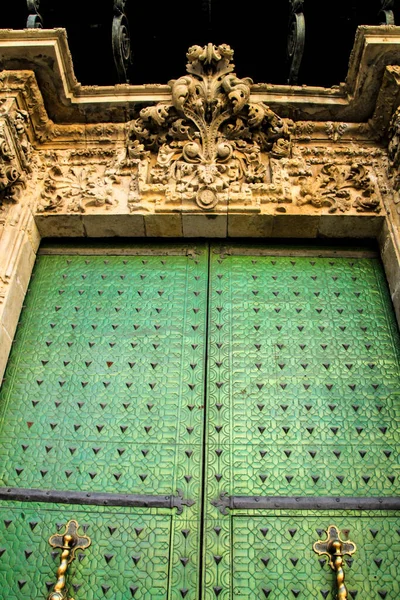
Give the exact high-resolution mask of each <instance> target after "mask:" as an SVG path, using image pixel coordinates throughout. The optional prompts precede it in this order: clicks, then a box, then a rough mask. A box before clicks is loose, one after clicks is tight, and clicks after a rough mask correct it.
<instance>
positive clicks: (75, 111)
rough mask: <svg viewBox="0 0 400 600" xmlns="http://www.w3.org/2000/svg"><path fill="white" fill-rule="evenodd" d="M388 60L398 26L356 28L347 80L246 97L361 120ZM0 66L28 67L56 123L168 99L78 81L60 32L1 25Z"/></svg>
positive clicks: (398, 56)
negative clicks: (321, 86)
mask: <svg viewBox="0 0 400 600" xmlns="http://www.w3.org/2000/svg"><path fill="white" fill-rule="evenodd" d="M371 65H373V67H372V68H371ZM393 65H394V66H397V65H400V27H394V26H379V27H366V26H365V27H360V28H359V29H358V31H357V35H356V39H355V44H354V48H353V51H352V54H351V57H350V63H349V72H348V75H347V79H346V83H344V84H341V85H340V86H337V87H333V88H329V89H327V88H318V87H308V86H288V85H269V84H263V83H258V84H254V85H252V86H251V96H250V101H251V102H260V101H262V102H265V103H267V104H268V105H269V106H270V107H271V108H272V109H273V110H274V111H275V112H276V113H277V114H279V115H280V116H282V117H289V118H292V119H294V120H296V121H298V120H302V121H334V122H338V121H346V122H355V123H360V122H366V121H368V120H369V119H371V118H372V117H373V115H374V111H375V107H376V104H377V99H378V97H379V101H380V104H381V105H382V101H383V100H384V99H382V93H384V89H383V91H382V87H381V86H382V81H383V78H384V75H385V71H386V68H387V67H388V66H393ZM0 69H5V70H9V71H25V72H26V71H34V72H35V75H36V78H37V81H38V84H39V88H40V90H41V92H42V94H43V99H44V105H45V107H46V111H47V114H48V116H49V118H50V119H51V120H52V121H54V122H55V123H57V124H58V125H62V124H84V123H89V124H90V123H124V122H126V121H128V120H129V119H131V118H133V117H134V116H135V113H136V112H137V110H138V108H140V106H143V105H144V104H155V103H158V102H163V101H170V99H171V88H170V86H169V85H158V84H149V85H116V86H109V87H99V86H93V87H89V86H82V85H81V84H79V83H78V82H77V80H76V78H75V75H74V71H73V64H72V59H71V55H70V52H69V48H68V42H67V36H66V32H65V30H63V29H53V30H39V29H36V30H35V29H31V30H22V31H21V30H0ZM182 70H183V69H182ZM239 75H240V76H242V75H246V74H245V73H243V74H242V73H240V74H239ZM396 87H397V83H396ZM391 93H392V92H391ZM392 95H393V93H392ZM383 103H384V102H383ZM386 112H388V111H386ZM376 118H379V119H380V122H379V124H378V123H377V124H376V126H374V124H373V126H374V129H375V130H376V131H377V132H378V130H379V131H382V127H383V128H386V127H387V125H388V121H389V119H390V117H389V118H386V119H384V120H383V121H382V118H381V117H379V116H378V117H376Z"/></svg>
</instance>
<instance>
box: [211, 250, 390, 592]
mask: <svg viewBox="0 0 400 600" xmlns="http://www.w3.org/2000/svg"><path fill="white" fill-rule="evenodd" d="M240 253H241V249H240V246H232V247H231V248H230V249H226V248H225V249H221V250H219V249H218V248H215V250H214V251H213V252H212V254H211V274H210V323H209V350H208V357H209V362H208V408H207V414H208V422H207V450H206V454H207V459H206V460H207V463H206V478H207V482H206V498H207V502H208V504H206V514H205V521H204V539H205V548H204V598H205V599H207V600H212V599H213V600H214V599H215V598H218V599H219V600H228V599H229V600H232V598H270V599H274V600H283V599H285V600H286V599H288V598H300V599H304V600H311V598H313V599H314V598H317V597H318V598H327V599H328V600H331V599H332V600H333V598H334V597H335V595H334V594H335V585H336V583H335V574H334V573H333V572H332V570H331V569H330V567H328V566H326V565H325V562H326V561H325V559H324V565H325V566H323V565H320V564H319V563H318V559H317V560H316V557H315V554H314V552H313V549H312V546H313V543H314V541H315V535H316V532H317V530H319V529H324V528H325V529H326V527H328V526H329V524H330V523H331V522H332V521H333V520H334V521H335V523H336V524H337V525H338V526H339V527H340V529H341V531H342V532H343V531H347V530H349V531H350V532H351V534H350V537H351V539H352V540H354V542H355V543H357V546H358V548H360V553H359V554H358V556H357V557H355V558H354V565H355V564H356V561H357V565H356V567H355V568H354V569H353V567H351V568H348V565H349V564H350V563H351V559H349V557H347V558H346V561H347V562H346V577H347V582H348V589H349V598H351V600H356V598H360V597H362V598H367V599H368V600H380V599H382V600H384V599H385V598H388V599H389V598H390V599H394V598H398V597H399V576H398V561H399V555H398V551H399V549H400V548H399V543H400V528H399V523H400V522H399V520H398V518H399V513H398V512H392V513H387V516H386V517H384V516H383V511H369V512H367V511H363V512H357V511H352V510H348V511H346V513H340V514H338V512H336V511H335V516H334V518H333V517H332V513H327V512H326V511H323V510H320V511H319V512H318V513H316V512H315V511H311V510H303V511H297V514H296V515H295V514H294V513H295V512H296V511H295V510H293V509H288V510H277V509H275V510H272V507H273V503H271V509H269V510H267V509H264V510H249V509H245V508H243V509H241V510H238V509H237V508H235V507H234V506H233V507H232V509H231V510H229V511H227V514H226V515H225V516H223V515H221V513H220V512H219V509H218V507H217V506H213V505H212V502H213V501H215V500H217V502H216V504H217V505H218V500H219V499H220V496H221V494H223V493H226V494H228V495H229V496H242V497H248V498H250V499H251V500H252V505H253V506H254V509H255V508H256V506H257V504H258V502H257V497H260V496H286V497H292V498H296V497H300V498H307V497H308V498H310V499H311V498H318V497H321V498H322V497H323V496H325V497H326V496H328V497H332V498H335V497H348V498H354V497H357V496H359V497H367V496H372V497H373V496H375V497H387V498H393V497H395V496H396V495H398V493H399V482H398V470H399V467H398V465H399V454H398V448H399V431H398V426H397V423H398V419H399V411H400V406H399V401H398V399H399V396H398V390H399V364H398V356H399V336H398V331H397V326H396V323H395V320H394V315H393V313H392V310H391V305H390V299H389V296H388V292H387V286H386V281H385V279H384V275H383V271H382V268H381V265H380V263H379V261H378V260H377V259H374V258H350V257H347V258H337V257H334V258H328V257H327V258H325V257H324V258H313V257H310V256H279V257H274V256H267V255H266V254H265V253H264V252H263V254H264V255H261V252H260V253H257V250H256V249H255V250H254V254H252V252H251V251H249V249H244V252H243V255H240ZM316 254H318V253H317V252H316ZM316 514H318V516H316ZM255 515H257V518H256V517H255ZM314 517H315V518H314ZM353 517H354V518H353ZM374 536H375V537H374ZM378 538H379V539H378ZM361 547H362V550H361ZM377 554H379V555H380V556H378V563H379V565H378V564H377V563H376V562H375V559H377ZM383 565H385V566H384V569H385V570H384V571H383V572H382V573H381V574H382V577H380V573H379V568H382V567H383Z"/></svg>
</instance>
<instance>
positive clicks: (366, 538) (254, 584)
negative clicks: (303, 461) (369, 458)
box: [221, 513, 400, 600]
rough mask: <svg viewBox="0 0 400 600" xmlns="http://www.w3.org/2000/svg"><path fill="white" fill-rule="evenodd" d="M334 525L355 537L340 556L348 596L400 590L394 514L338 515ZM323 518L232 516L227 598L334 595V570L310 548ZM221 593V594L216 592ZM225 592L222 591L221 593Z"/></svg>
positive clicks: (389, 599)
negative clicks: (350, 549)
mask: <svg viewBox="0 0 400 600" xmlns="http://www.w3.org/2000/svg"><path fill="white" fill-rule="evenodd" d="M338 521H339V522H340V526H341V528H343V529H341V530H342V532H343V530H344V531H345V534H346V537H347V538H351V540H354V542H356V543H357V553H356V554H354V556H351V557H350V556H345V557H344V565H345V571H346V586H347V588H348V597H349V599H351V600H356V599H357V600H358V599H359V598H362V599H363V600H364V599H365V600H366V599H368V600H375V599H376V600H381V599H386V600H397V599H398V598H399V596H400V569H399V556H400V519H399V517H397V518H390V517H368V518H363V517H360V516H356V515H354V513H353V514H352V515H348V514H347V515H343V516H342V517H341V518H340V519H338ZM329 524H330V522H329V518H327V517H324V518H322V519H321V517H310V516H307V515H304V516H302V517H297V518H296V517H293V516H287V517H264V518H263V517H248V516H246V517H245V518H241V517H234V518H233V523H232V531H233V558H232V560H233V598H235V599H236V598H260V599H264V598H270V600H272V599H274V600H275V599H277V598H279V599H283V598H285V599H286V598H299V599H301V600H311V599H312V600H314V599H316V598H321V599H327V600H334V599H335V597H336V589H335V577H336V576H335V573H334V572H333V571H332V569H331V567H330V566H329V561H327V559H326V557H320V558H319V559H318V557H317V556H316V555H315V553H314V551H313V548H312V547H313V543H314V540H315V538H316V537H318V536H324V534H325V529H326V528H327V527H328V526H329ZM221 597H222V595H221ZM225 597H228V596H225Z"/></svg>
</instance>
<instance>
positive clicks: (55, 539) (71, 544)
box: [47, 520, 91, 600]
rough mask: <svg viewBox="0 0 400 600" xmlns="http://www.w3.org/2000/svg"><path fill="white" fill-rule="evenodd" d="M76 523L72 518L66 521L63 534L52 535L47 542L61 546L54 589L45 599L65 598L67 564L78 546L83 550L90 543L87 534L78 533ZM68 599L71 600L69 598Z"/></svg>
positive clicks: (71, 599)
mask: <svg viewBox="0 0 400 600" xmlns="http://www.w3.org/2000/svg"><path fill="white" fill-rule="evenodd" d="M78 527H79V525H78V523H77V522H76V521H74V520H72V521H68V523H67V524H66V526H65V532H64V533H63V534H55V535H52V536H51V538H50V539H49V544H50V546H52V547H53V548H61V549H62V552H61V556H60V558H61V562H60V566H59V567H58V569H57V583H56V584H55V586H54V590H53V591H52V592H51V593H50V594H49V595H48V597H47V600H67V591H66V589H65V574H66V572H67V568H68V565H69V564H70V563H71V562H72V561H73V560H74V558H75V552H76V550H77V549H78V548H79V549H80V550H84V549H85V548H88V547H89V546H90V544H91V540H90V538H89V537H88V536H87V535H79V534H78ZM69 600H73V598H70V599H69Z"/></svg>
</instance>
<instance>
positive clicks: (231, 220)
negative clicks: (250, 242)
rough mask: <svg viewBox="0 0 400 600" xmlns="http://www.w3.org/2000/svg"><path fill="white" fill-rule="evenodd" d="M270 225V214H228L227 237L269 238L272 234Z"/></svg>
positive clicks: (271, 223)
mask: <svg viewBox="0 0 400 600" xmlns="http://www.w3.org/2000/svg"><path fill="white" fill-rule="evenodd" d="M272 227H273V216H272V215H263V214H247V215H246V214H244V215H228V236H229V237H244V238H246V237H255V238H269V237H271V235H272Z"/></svg>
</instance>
